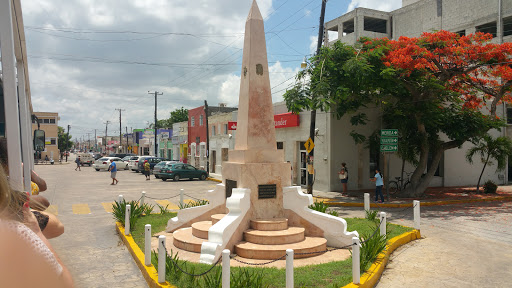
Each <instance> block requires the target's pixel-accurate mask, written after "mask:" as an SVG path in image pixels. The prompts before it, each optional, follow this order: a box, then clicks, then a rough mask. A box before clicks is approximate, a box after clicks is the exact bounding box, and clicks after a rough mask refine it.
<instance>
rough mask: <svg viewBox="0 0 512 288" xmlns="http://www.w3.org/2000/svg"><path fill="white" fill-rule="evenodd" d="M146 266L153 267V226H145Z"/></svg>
mask: <svg viewBox="0 0 512 288" xmlns="http://www.w3.org/2000/svg"><path fill="white" fill-rule="evenodd" d="M144 227H145V228H144V231H145V233H146V234H145V235H144V265H146V266H149V265H151V224H146V226H144Z"/></svg>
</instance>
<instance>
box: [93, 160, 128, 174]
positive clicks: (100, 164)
mask: <svg viewBox="0 0 512 288" xmlns="http://www.w3.org/2000/svg"><path fill="white" fill-rule="evenodd" d="M110 159H114V162H115V163H116V166H117V170H123V169H124V170H127V169H128V164H126V163H125V162H123V160H121V158H119V157H103V158H100V159H98V160H96V161H95V162H94V164H92V168H94V169H96V171H100V170H108V166H109V165H110Z"/></svg>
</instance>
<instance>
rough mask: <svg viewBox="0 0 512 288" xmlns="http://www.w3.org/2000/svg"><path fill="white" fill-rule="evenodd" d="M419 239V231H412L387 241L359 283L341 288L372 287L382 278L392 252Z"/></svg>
mask: <svg viewBox="0 0 512 288" xmlns="http://www.w3.org/2000/svg"><path fill="white" fill-rule="evenodd" d="M419 238H421V233H420V231H419V230H413V231H411V232H406V233H404V234H402V235H398V236H396V237H394V238H392V239H391V240H389V242H388V244H387V245H386V249H385V250H384V251H383V252H381V253H380V254H379V256H377V259H376V260H375V262H373V264H372V266H370V268H369V269H368V271H366V272H365V273H364V274H363V275H361V278H360V281H359V282H360V283H359V284H354V283H350V284H347V285H345V286H343V287H342V288H355V287H359V288H367V287H368V288H370V287H374V286H375V285H376V284H377V282H378V281H379V279H380V276H382V273H383V272H384V268H386V265H387V264H388V260H389V256H390V255H391V253H393V251H395V250H396V249H397V248H398V247H400V246H402V245H404V244H407V243H409V242H411V241H413V240H416V239H419Z"/></svg>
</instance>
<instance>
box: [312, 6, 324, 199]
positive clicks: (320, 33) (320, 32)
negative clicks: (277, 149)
mask: <svg viewBox="0 0 512 288" xmlns="http://www.w3.org/2000/svg"><path fill="white" fill-rule="evenodd" d="M326 3H327V0H322V10H321V12H320V25H319V28H318V42H317V45H316V55H318V54H319V53H320V48H322V40H323V35H324V18H325V4H326ZM311 98H313V99H314V98H315V96H314V95H311ZM313 102H314V101H313ZM315 125H316V109H312V110H311V124H310V127H309V138H310V139H311V141H313V143H315ZM314 154H315V150H314V148H313V150H311V152H310V153H309V156H310V165H311V166H312V169H311V170H309V169H308V179H307V180H308V185H307V192H308V194H311V195H313V174H310V172H313V173H314V165H313V163H314Z"/></svg>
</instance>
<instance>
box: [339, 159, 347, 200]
mask: <svg viewBox="0 0 512 288" xmlns="http://www.w3.org/2000/svg"><path fill="white" fill-rule="evenodd" d="M338 178H340V182H341V186H343V193H347V192H348V189H347V183H348V169H347V163H345V162H343V163H341V169H340V171H339V172H338Z"/></svg>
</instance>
